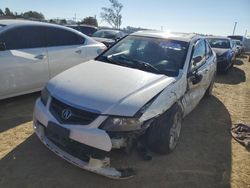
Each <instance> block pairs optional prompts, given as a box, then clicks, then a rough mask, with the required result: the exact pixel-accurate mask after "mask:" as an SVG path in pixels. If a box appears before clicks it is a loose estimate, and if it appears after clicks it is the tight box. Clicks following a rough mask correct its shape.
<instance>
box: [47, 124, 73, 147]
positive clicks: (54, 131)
mask: <svg viewBox="0 0 250 188" xmlns="http://www.w3.org/2000/svg"><path fill="white" fill-rule="evenodd" d="M69 134H70V130H69V129H66V128H64V127H62V126H60V125H57V124H56V123H54V122H48V126H47V128H46V129H45V135H46V137H47V138H48V139H49V140H51V141H53V142H55V143H57V144H60V145H62V146H64V147H66V146H67V143H68V142H69Z"/></svg>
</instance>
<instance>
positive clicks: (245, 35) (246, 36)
mask: <svg viewBox="0 0 250 188" xmlns="http://www.w3.org/2000/svg"><path fill="white" fill-rule="evenodd" d="M245 37H247V29H246V32H245Z"/></svg>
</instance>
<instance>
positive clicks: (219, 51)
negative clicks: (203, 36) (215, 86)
mask: <svg viewBox="0 0 250 188" xmlns="http://www.w3.org/2000/svg"><path fill="white" fill-rule="evenodd" d="M207 40H208V42H209V44H210V46H211V47H212V49H213V51H214V52H215V53H216V56H217V70H218V71H220V72H227V70H228V69H229V68H230V67H231V66H232V65H233V63H234V61H235V53H234V51H233V49H232V40H231V39H230V38H227V37H208V38H207Z"/></svg>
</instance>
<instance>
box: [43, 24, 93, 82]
mask: <svg viewBox="0 0 250 188" xmlns="http://www.w3.org/2000/svg"><path fill="white" fill-rule="evenodd" d="M85 41H86V39H85V37H84V36H83V35H80V34H77V33H76V32H73V31H70V30H67V29H63V28H59V27H58V28H57V27H48V28H47V30H46V43H47V50H48V56H49V68H50V75H51V77H54V76H55V75H57V74H59V73H61V72H62V71H64V70H66V69H68V68H70V67H73V66H75V65H77V64H79V63H82V62H84V61H87V60H89V58H88V55H87V53H86V48H87V47H88V46H87V45H85Z"/></svg>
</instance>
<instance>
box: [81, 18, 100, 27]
mask: <svg viewBox="0 0 250 188" xmlns="http://www.w3.org/2000/svg"><path fill="white" fill-rule="evenodd" d="M80 24H87V25H93V26H96V27H98V22H97V19H96V17H92V16H89V17H86V18H84V19H83V20H82V21H81V22H80Z"/></svg>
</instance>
